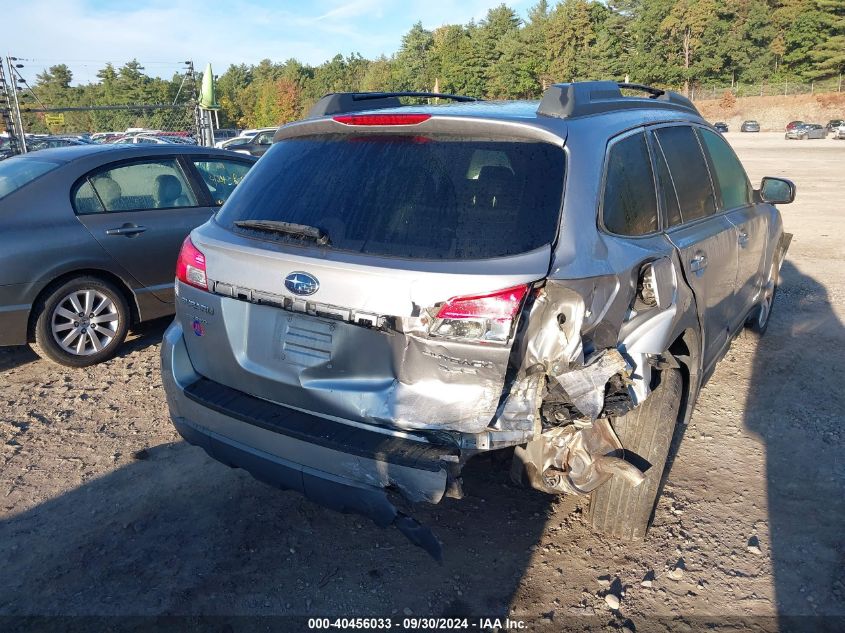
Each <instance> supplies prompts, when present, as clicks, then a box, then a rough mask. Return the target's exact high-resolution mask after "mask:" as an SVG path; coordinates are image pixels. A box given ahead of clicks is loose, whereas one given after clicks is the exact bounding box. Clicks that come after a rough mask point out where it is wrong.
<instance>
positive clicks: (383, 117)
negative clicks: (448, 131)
mask: <svg viewBox="0 0 845 633" xmlns="http://www.w3.org/2000/svg"><path fill="white" fill-rule="evenodd" d="M332 118H333V119H334V120H335V121H337V122H338V123H343V124H344V125H418V124H420V123H422V122H423V121H428V120H429V119H430V118H431V115H430V114H341V115H338V116H335V117H332Z"/></svg>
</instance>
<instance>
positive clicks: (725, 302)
mask: <svg viewBox="0 0 845 633" xmlns="http://www.w3.org/2000/svg"><path fill="white" fill-rule="evenodd" d="M654 137H655V139H656V141H657V142H656V143H655V150H656V151H655V155H656V162H657V165H656V171H657V174H658V183H659V185H660V189H661V191H662V195H663V197H664V204H665V208H666V215H667V218H666V223H665V226H667V227H668V230H667V231H666V235H667V237H668V238H669V239H670V240H671V242H672V243H673V244H674V245H675V248H676V249H677V250H678V253H679V256H680V259H681V262H682V264H683V267H684V276H685V277H686V280H687V283H688V284H689V286H690V287H691V288H692V290H693V293H694V294H695V298H696V303H697V306H698V315H699V320H700V322H701V328H702V338H703V340H702V350H703V355H704V358H703V366H704V372H705V375H707V374H708V373H709V371H710V370H711V369H712V367H713V366H714V365H715V364H716V362H717V361H718V360H719V358H720V357H721V354H722V352H723V350H724V349H725V348H726V346H727V342H728V332H729V330H730V327H731V321H732V314H733V312H734V290H735V286H736V274H737V241H736V240H737V237H736V235H737V233H736V228H735V227H734V225H733V224H732V223H731V222H730V220H728V218H727V217H726V216H725V215H717V214H716V198H715V195H714V192H713V186H712V182H711V180H710V171H709V169H708V167H707V162H706V160H705V157H704V154H703V153H702V150H701V146H700V144H699V142H698V138H697V137H696V134H695V132H694V131H693V129H692V127H690V126H687V125H676V126H670V127H661V128H658V129H657V130H655V131H654Z"/></svg>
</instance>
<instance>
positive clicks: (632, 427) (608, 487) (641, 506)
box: [589, 369, 683, 541]
mask: <svg viewBox="0 0 845 633" xmlns="http://www.w3.org/2000/svg"><path fill="white" fill-rule="evenodd" d="M659 381H660V382H659V383H658V385H657V387H656V388H655V389H654V390H653V391H652V392H651V394H650V395H649V396H648V398H647V399H646V401H645V402H643V403H642V404H641V405H640V406H639V407H637V408H636V409H634V410H633V411H630V412H629V413H627V414H626V415H624V416H622V417H619V418H616V419H615V420H613V421H612V425H613V430H614V431H616V435H618V436H619V440H620V441H621V442H622V446H624V447H625V450H626V451H630V452H632V453H634V454H635V455H637V456H638V457H640V458H642V459H643V460H645V461H646V462H647V463H648V464H650V467H649V468H648V470H645V481H643V482H642V483H641V484H640V485H639V486H636V487H635V486H632V485H631V484H630V483H628V482H627V481H625V480H623V479H622V478H621V477H613V478H611V480H610V481H608V482H607V483H605V484H604V485H603V486H601V487H599V488H597V489H596V490H595V491H594V492H593V493H592V494H591V495H590V509H589V520H590V524H591V525H592V527H593V529H594V530H596V531H598V532H602V533H603V534H606V535H608V536H612V537H614V538H617V539H621V540H625V541H634V540H640V539H643V538H645V535H646V533H647V532H648V528H649V525H650V524H651V520H652V516H653V514H654V508H655V507H656V505H657V495H658V492H659V491H660V489H661V481H662V477H663V471H664V470H665V467H666V460H667V458H668V456H669V448H670V446H671V444H672V437H673V435H674V433H675V425H676V424H677V421H678V412H679V410H680V406H681V396H682V393H681V392H682V389H683V379H682V377H681V372H680V370H678V369H664V370H663V371H662V372H660V374H659Z"/></svg>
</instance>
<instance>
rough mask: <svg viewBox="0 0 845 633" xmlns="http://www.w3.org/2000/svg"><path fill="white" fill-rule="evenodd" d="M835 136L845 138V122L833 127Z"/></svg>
mask: <svg viewBox="0 0 845 633" xmlns="http://www.w3.org/2000/svg"><path fill="white" fill-rule="evenodd" d="M833 138H840V139H845V123H843V124H842V125H840V126H839V127H837V128H833Z"/></svg>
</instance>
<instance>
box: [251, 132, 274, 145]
mask: <svg viewBox="0 0 845 633" xmlns="http://www.w3.org/2000/svg"><path fill="white" fill-rule="evenodd" d="M275 135H276V133H275V132H262V133H261V134H259V135H258V136H257V137H256V138H255V140H254V141H253V143H255V144H256V145H272V144H273V137H274V136H275Z"/></svg>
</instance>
